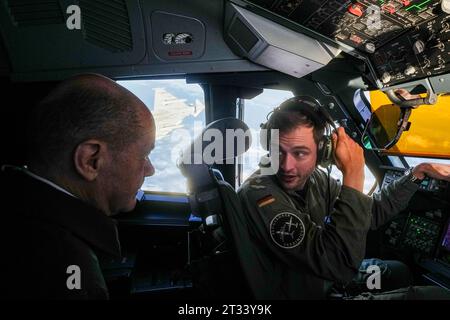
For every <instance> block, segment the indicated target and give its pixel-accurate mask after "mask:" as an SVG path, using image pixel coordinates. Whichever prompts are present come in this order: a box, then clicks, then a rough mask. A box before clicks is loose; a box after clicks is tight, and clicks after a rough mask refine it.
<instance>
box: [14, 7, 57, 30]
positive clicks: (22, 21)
mask: <svg viewBox="0 0 450 320" xmlns="http://www.w3.org/2000/svg"><path fill="white" fill-rule="evenodd" d="M7 3H8V9H9V12H10V15H11V18H12V20H13V23H14V24H15V25H16V26H18V27H23V26H36V25H49V24H60V23H64V16H63V12H62V9H61V7H60V5H59V1H58V0H8V2H7Z"/></svg>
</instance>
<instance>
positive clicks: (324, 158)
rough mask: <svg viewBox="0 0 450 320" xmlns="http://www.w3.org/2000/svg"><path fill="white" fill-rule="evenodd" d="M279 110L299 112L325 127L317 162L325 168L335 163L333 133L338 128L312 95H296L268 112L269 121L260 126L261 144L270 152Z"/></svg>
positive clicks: (318, 144)
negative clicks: (274, 121)
mask: <svg viewBox="0 0 450 320" xmlns="http://www.w3.org/2000/svg"><path fill="white" fill-rule="evenodd" d="M279 112H299V113H301V114H302V115H304V116H306V117H307V118H308V119H309V120H310V121H311V122H312V123H313V125H314V127H315V128H316V127H323V128H324V131H325V132H324V135H323V136H322V137H321V138H320V140H319V141H318V143H317V162H316V165H320V166H321V167H323V168H327V167H329V166H330V165H331V164H332V163H333V140H332V138H331V133H332V132H333V130H336V125H335V124H334V122H333V119H332V118H331V116H330V114H329V113H328V112H327V111H326V110H325V108H324V107H323V106H322V105H321V104H320V102H319V101H318V100H316V99H314V98H313V97H310V96H295V97H293V98H290V99H288V100H286V101H284V102H283V103H282V104H280V105H279V106H278V107H276V108H275V109H274V110H273V111H271V112H269V113H268V114H267V117H266V118H267V121H266V122H265V123H261V125H260V127H261V129H265V130H261V131H260V143H261V146H262V147H263V148H264V149H265V150H267V151H269V152H270V150H269V149H270V131H271V129H273V124H272V121H271V120H272V119H273V116H274V115H276V114H278V113H279ZM264 131H265V132H264Z"/></svg>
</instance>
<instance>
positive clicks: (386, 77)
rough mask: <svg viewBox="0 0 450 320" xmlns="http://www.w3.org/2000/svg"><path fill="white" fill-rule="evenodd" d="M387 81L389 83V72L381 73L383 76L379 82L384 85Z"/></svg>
mask: <svg viewBox="0 0 450 320" xmlns="http://www.w3.org/2000/svg"><path fill="white" fill-rule="evenodd" d="M389 81H391V75H390V74H389V72H387V71H386V72H383V74H382V75H381V82H383V83H384V84H386V83H388V82H389Z"/></svg>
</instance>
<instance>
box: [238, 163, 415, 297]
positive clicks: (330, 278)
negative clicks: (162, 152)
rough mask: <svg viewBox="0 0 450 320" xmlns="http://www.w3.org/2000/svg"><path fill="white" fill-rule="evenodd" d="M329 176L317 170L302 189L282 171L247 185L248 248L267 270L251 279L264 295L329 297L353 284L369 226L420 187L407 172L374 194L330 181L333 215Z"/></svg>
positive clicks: (244, 194)
mask: <svg viewBox="0 0 450 320" xmlns="http://www.w3.org/2000/svg"><path fill="white" fill-rule="evenodd" d="M327 179H328V178H327V175H326V173H325V172H323V171H321V170H319V169H317V170H315V171H314V172H313V174H312V175H311V177H310V179H309V181H308V183H307V186H306V187H305V190H304V191H303V194H298V193H297V192H286V191H284V190H283V189H282V188H281V187H280V185H279V184H278V182H277V179H276V177H275V176H261V175H259V174H258V173H255V174H254V175H253V176H252V177H250V178H249V179H248V180H247V181H246V182H245V183H244V184H243V185H242V186H241V188H240V189H239V191H238V194H239V197H240V199H241V202H242V206H243V210H244V214H245V216H246V220H247V228H248V232H249V234H250V238H251V242H252V243H251V244H247V246H251V247H252V248H253V250H254V251H255V252H254V253H253V255H254V256H256V257H257V259H256V260H257V264H258V269H259V270H258V272H255V273H254V274H255V276H254V278H253V279H249V282H250V286H252V284H253V288H254V289H255V290H256V289H257V290H256V291H255V290H254V292H255V295H256V298H258V299H323V298H325V297H326V294H327V291H328V290H329V288H330V287H331V285H332V284H333V283H334V282H338V283H347V282H349V281H350V280H351V279H352V278H353V277H354V276H355V275H356V273H357V272H358V268H359V266H360V264H361V262H362V260H363V258H364V254H365V245H366V235H367V232H368V230H369V228H373V229H375V228H377V227H379V226H381V225H382V224H384V223H385V222H386V221H388V220H389V219H390V218H391V217H392V216H394V215H395V214H396V213H398V212H399V211H401V210H402V209H404V208H405V207H406V206H407V204H408V202H409V200H410V198H411V197H412V195H413V194H414V192H415V191H416V190H417V189H418V186H417V185H416V184H414V183H412V182H410V181H409V179H408V178H407V177H404V178H401V179H399V180H397V181H395V182H393V183H391V184H390V185H389V186H388V187H387V188H385V189H383V190H382V191H381V192H380V193H378V194H377V195H375V196H374V197H373V198H371V197H368V196H366V195H364V194H363V193H361V192H359V191H357V190H355V189H352V188H349V187H346V186H340V185H339V183H338V182H337V181H335V180H334V179H330V198H331V201H330V204H331V205H330V207H331V208H332V210H331V212H328V211H329V210H328V208H327V204H328V201H327V198H328V191H327V189H328V182H327ZM327 216H328V218H327V221H328V222H326V223H325V218H326V217H327ZM261 275H263V276H261ZM256 277H258V278H257V279H256Z"/></svg>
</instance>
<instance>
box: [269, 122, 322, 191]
mask: <svg viewBox="0 0 450 320" xmlns="http://www.w3.org/2000/svg"><path fill="white" fill-rule="evenodd" d="M279 148H280V169H279V170H278V173H277V178H278V180H279V182H280V183H281V185H282V187H283V188H284V189H285V190H288V191H290V190H301V189H303V187H304V186H305V183H306V181H307V180H308V179H309V176H310V175H311V174H312V172H313V171H314V169H315V167H316V159H317V144H316V142H315V141H314V135H313V128H312V127H304V126H298V127H296V128H295V129H293V130H291V131H289V132H286V133H280V144H279Z"/></svg>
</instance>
